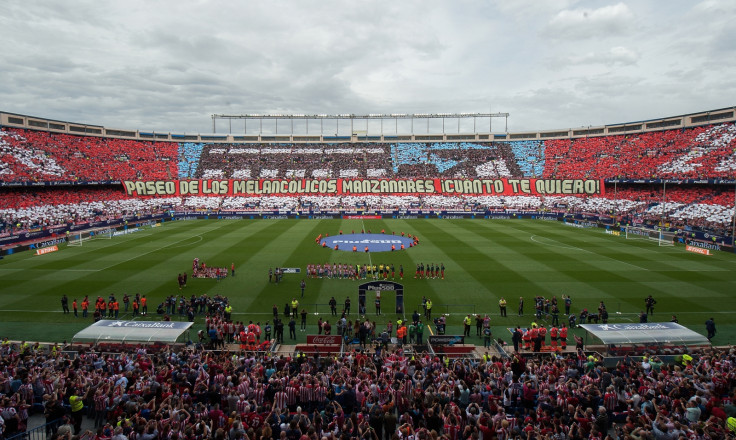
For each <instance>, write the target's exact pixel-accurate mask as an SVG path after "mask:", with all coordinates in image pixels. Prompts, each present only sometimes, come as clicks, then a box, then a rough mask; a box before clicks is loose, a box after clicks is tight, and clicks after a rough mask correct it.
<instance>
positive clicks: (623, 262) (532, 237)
mask: <svg viewBox="0 0 736 440" xmlns="http://www.w3.org/2000/svg"><path fill="white" fill-rule="evenodd" d="M512 229H516V228H512ZM516 230H517V231H520V229H516ZM524 232H526V231H524ZM534 237H537V235H532V236H531V237H529V239H530V240H531V241H533V242H536V243H540V244H544V245H547V246H554V247H559V248H565V249H572V250H577V251H581V252H587V253H589V254H593V255H596V256H599V257H603V258H608V259H609V260H613V261H616V262H619V263H621V264H626V265H627V266H631V267H635V268H637V269H641V270H646V271H647V272H649V271H650V270H649V269H647V268H645V267H641V266H637V265H636V264H632V263H627V262H626V261H621V260H618V259H616V258H613V257H609V256H606V255H601V254H599V253H597V252H593V251H589V250H587V249H583V248H579V247H576V246H568V245H566V244H564V243H560V242H559V241H557V240H555V239H554V238H549V237H544V236H541V238H544V239H546V240H552V241H555V242H557V243H560V244H559V245H555V244H550V243H543V242H541V241H537V240H535V239H534Z"/></svg>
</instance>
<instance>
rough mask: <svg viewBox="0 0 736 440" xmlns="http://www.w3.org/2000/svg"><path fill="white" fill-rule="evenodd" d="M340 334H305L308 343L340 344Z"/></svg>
mask: <svg viewBox="0 0 736 440" xmlns="http://www.w3.org/2000/svg"><path fill="white" fill-rule="evenodd" d="M341 342H342V341H341V340H340V335H307V344H309V345H340V343H341Z"/></svg>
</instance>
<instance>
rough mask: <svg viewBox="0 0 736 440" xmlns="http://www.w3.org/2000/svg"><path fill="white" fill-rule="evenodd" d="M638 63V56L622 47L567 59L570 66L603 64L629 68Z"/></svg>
mask: <svg viewBox="0 0 736 440" xmlns="http://www.w3.org/2000/svg"><path fill="white" fill-rule="evenodd" d="M637 61H639V54H638V53H637V52H635V51H633V50H631V49H628V48H626V47H622V46H616V47H612V48H611V49H609V50H608V51H606V52H589V53H586V54H584V55H574V56H571V57H569V58H568V59H567V63H568V64H571V65H585V64H603V65H605V66H630V65H633V64H636V62H637Z"/></svg>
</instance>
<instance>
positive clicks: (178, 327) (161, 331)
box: [72, 319, 194, 344]
mask: <svg viewBox="0 0 736 440" xmlns="http://www.w3.org/2000/svg"><path fill="white" fill-rule="evenodd" d="M193 324H194V323H193V322H178V321H177V322H174V321H125V320H117V319H103V320H100V321H97V322H95V323H94V324H92V325H90V326H89V327H86V328H85V329H83V330H81V331H80V332H78V333H77V334H76V335H74V337H73V338H72V342H73V343H95V344H97V343H103V342H104V343H108V342H109V343H115V342H117V343H124V344H140V343H145V344H153V343H164V344H174V343H176V342H185V341H186V340H189V338H188V334H189V328H190V327H191V326H192V325H193Z"/></svg>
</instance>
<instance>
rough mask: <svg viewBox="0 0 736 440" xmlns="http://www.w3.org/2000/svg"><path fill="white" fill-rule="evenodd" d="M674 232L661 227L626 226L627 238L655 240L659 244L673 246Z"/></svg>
mask: <svg viewBox="0 0 736 440" xmlns="http://www.w3.org/2000/svg"><path fill="white" fill-rule="evenodd" d="M675 237H676V235H675V233H674V232H668V231H662V230H661V229H649V228H642V227H639V226H627V227H626V239H627V240H647V241H654V242H657V244H658V245H659V246H674V245H675Z"/></svg>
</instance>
